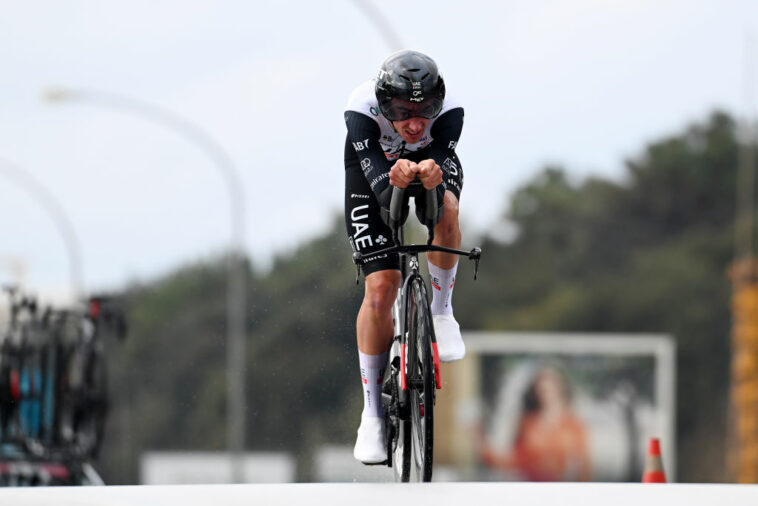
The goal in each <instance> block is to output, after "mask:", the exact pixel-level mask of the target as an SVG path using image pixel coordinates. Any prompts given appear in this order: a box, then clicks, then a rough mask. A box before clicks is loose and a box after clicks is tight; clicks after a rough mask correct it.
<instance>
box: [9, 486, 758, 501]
mask: <svg viewBox="0 0 758 506" xmlns="http://www.w3.org/2000/svg"><path fill="white" fill-rule="evenodd" d="M395 503H397V504H423V505H434V506H438V505H447V504H450V505H453V504H454V505H463V506H474V505H476V506H479V505H498V506H500V505H530V506H541V505H545V506H550V505H560V506H565V505H581V506H593V505H598V506H600V505H602V506H608V505H613V506H654V505H665V506H672V505H677V504H686V505H687V506H706V505H707V506H712V505H714V504H722V505H732V504H736V505H743V504H745V505H747V504H758V485H699V484H698V485H694V484H693V485H686V484H637V483H568V484H563V483H425V484H421V483H414V484H403V483H329V484H326V483H323V484H321V483H304V484H283V485H282V484H277V485H173V486H144V485H142V486H108V487H77V488H73V487H72V488H64V487H51V488H28V489H5V490H0V505H3V506H5V505H8V506H43V505H44V506H47V505H51V504H53V505H55V506H96V505H108V506H164V505H165V506H169V505H170V506H201V505H211V506H237V505H239V506H243V505H244V506H253V505H254V506H259V505H273V506H279V505H281V506H285V505H287V506H289V505H301V504H304V505H322V504H323V505H328V506H340V505H345V506H348V505H349V506H355V505H361V506H387V505H388V504H395Z"/></svg>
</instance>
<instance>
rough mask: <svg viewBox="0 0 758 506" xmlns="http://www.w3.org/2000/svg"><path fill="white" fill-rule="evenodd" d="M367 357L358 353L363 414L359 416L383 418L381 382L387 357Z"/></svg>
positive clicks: (385, 355) (384, 355)
mask: <svg viewBox="0 0 758 506" xmlns="http://www.w3.org/2000/svg"><path fill="white" fill-rule="evenodd" d="M388 355H389V353H386V352H385V353H382V354H381V355H367V354H365V353H362V352H361V351H360V350H359V351H358V359H359V360H360V364H361V382H362V384H363V413H362V414H361V416H362V417H363V416H373V417H383V416H384V408H383V407H382V380H383V379H384V369H385V368H386V367H387V356H388Z"/></svg>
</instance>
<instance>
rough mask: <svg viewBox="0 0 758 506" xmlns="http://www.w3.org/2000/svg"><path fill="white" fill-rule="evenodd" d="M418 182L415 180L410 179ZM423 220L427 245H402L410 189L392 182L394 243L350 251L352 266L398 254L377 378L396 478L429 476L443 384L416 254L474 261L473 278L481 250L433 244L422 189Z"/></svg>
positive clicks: (431, 212) (430, 207)
mask: <svg viewBox="0 0 758 506" xmlns="http://www.w3.org/2000/svg"><path fill="white" fill-rule="evenodd" d="M415 183H416V184H418V183H417V182H415ZM425 194H426V195H425V202H424V211H425V213H424V214H423V216H424V225H425V226H426V228H427V230H428V234H429V235H428V240H427V243H426V244H404V234H403V224H404V222H405V219H406V217H407V215H408V200H409V192H408V191H406V189H403V188H397V187H394V188H393V191H392V198H391V201H390V209H389V218H388V222H389V226H390V228H391V229H392V238H393V242H394V245H393V246H390V247H388V248H385V249H382V250H380V251H376V252H373V253H371V254H370V255H363V254H362V253H360V252H354V253H353V261H354V262H355V265H356V268H357V277H356V281H357V280H358V278H359V277H360V271H361V266H362V265H363V264H364V263H366V262H367V261H369V260H370V259H371V258H376V257H377V256H382V255H386V254H391V253H398V254H399V255H400V259H401V263H400V264H401V268H400V270H401V276H402V283H401V286H400V288H399V290H398V294H397V299H396V300H395V304H394V306H393V309H392V316H393V320H394V324H395V335H394V338H393V340H392V347H391V349H390V353H389V359H388V364H387V367H386V369H385V372H384V379H383V382H382V405H383V407H384V412H385V429H386V435H387V460H386V462H385V463H386V465H387V466H389V467H392V468H393V469H394V474H395V479H396V481H403V482H408V481H411V479H413V481H431V479H432V461H433V458H434V405H435V401H436V390H437V389H439V388H441V387H442V380H441V376H440V361H439V354H438V352H437V339H436V337H435V335H434V325H433V323H432V314H431V309H430V306H429V298H428V296H427V290H426V283H425V282H424V278H423V277H422V276H421V274H420V273H419V261H418V255H419V253H428V252H430V251H440V252H444V253H451V254H454V255H461V256H465V257H467V258H469V259H470V260H473V261H474V265H475V267H474V279H476V276H477V272H478V270H479V259H480V257H481V249H480V248H473V249H472V250H471V251H463V250H458V249H453V248H446V247H444V246H436V245H433V244H432V241H433V240H434V226H435V224H436V221H435V220H434V217H435V216H436V213H437V193H436V191H435V190H426V191H425Z"/></svg>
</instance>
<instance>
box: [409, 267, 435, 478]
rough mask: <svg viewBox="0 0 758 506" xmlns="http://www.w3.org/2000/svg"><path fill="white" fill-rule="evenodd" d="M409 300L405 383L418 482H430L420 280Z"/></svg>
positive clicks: (431, 381)
mask: <svg viewBox="0 0 758 506" xmlns="http://www.w3.org/2000/svg"><path fill="white" fill-rule="evenodd" d="M409 295H410V296H409V297H408V299H409V300H408V303H407V304H408V312H407V313H406V314H407V317H408V344H407V346H406V353H407V378H408V380H407V383H408V393H409V394H410V395H409V408H410V415H411V416H410V418H411V439H412V444H413V466H412V468H413V470H414V471H415V479H416V480H417V481H431V480H432V461H433V456H434V401H435V398H434V396H435V393H436V392H435V387H436V384H435V378H434V362H433V357H432V346H431V342H432V332H433V330H432V319H431V315H430V314H429V302H428V299H427V298H426V288H425V286H424V283H423V281H422V280H421V278H417V279H415V280H414V281H413V283H412V287H411V293H410V294H409Z"/></svg>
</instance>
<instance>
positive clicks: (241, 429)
mask: <svg viewBox="0 0 758 506" xmlns="http://www.w3.org/2000/svg"><path fill="white" fill-rule="evenodd" d="M44 96H45V98H46V99H47V100H48V101H50V102H73V101H80V102H85V103H92V104H98V105H102V106H104V107H109V108H113V109H119V110H124V111H128V112H130V113H133V114H136V115H138V116H141V117H143V118H144V119H147V120H149V121H151V122H153V123H157V124H160V125H162V126H164V127H166V128H168V129H169V130H173V131H174V132H176V133H178V134H179V135H181V136H182V137H184V138H185V139H187V140H188V141H189V142H190V143H192V144H194V145H196V146H199V147H200V148H202V149H203V150H204V151H205V152H206V154H207V155H208V156H209V158H210V159H211V160H212V161H213V163H214V165H215V166H216V168H218V170H219V172H220V173H221V175H222V176H223V178H224V181H225V182H226V184H227V188H228V190H229V204H230V211H231V223H232V234H231V251H230V256H229V260H228V262H229V263H228V274H227V275H228V280H227V346H226V357H227V368H228V371H227V444H228V448H229V452H230V454H231V456H232V481H234V482H237V483H240V482H242V481H243V480H244V476H243V468H242V456H243V453H244V450H245V415H246V394H245V306H246V277H247V273H246V270H245V265H244V258H245V256H244V254H243V251H244V249H243V248H244V231H245V206H244V194H243V190H242V180H241V178H240V177H239V174H238V172H237V170H236V168H235V166H234V163H233V162H232V159H231V157H230V156H229V155H228V154H227V152H226V151H225V150H224V149H223V148H222V147H221V145H220V144H219V143H218V142H217V141H216V140H215V139H214V138H213V137H211V136H210V135H209V134H208V133H207V132H205V131H204V130H203V129H201V128H200V127H198V126H197V125H195V124H194V123H191V122H190V121H188V120H186V119H184V118H182V117H180V116H179V115H177V114H175V113H173V112H171V111H168V110H166V109H163V108H160V107H157V106H155V105H152V104H148V103H145V102H142V101H138V100H134V99H131V98H127V97H123V96H120V95H114V94H110V93H102V92H92V91H82V90H71V89H63V88H52V89H49V90H46V92H45V93H44Z"/></svg>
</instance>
